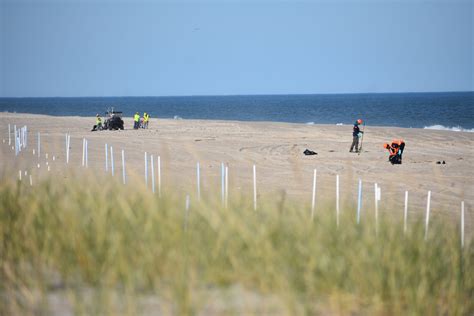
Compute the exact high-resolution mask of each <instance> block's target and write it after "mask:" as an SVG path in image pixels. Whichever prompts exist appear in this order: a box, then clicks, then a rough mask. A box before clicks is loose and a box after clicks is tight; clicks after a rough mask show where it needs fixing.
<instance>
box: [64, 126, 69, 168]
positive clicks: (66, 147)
mask: <svg viewBox="0 0 474 316" xmlns="http://www.w3.org/2000/svg"><path fill="white" fill-rule="evenodd" d="M67 136H68V135H67V133H66V134H65V139H66V144H65V146H64V149H66V163H67V161H68V159H67V158H68V157H67V156H68V153H67V152H68V143H67V142H68V139H67V138H68V137H67Z"/></svg>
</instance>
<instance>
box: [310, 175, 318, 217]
mask: <svg viewBox="0 0 474 316" xmlns="http://www.w3.org/2000/svg"><path fill="white" fill-rule="evenodd" d="M316 177H317V171H316V169H314V171H313V195H312V197H311V220H313V218H314V207H315V206H316Z"/></svg>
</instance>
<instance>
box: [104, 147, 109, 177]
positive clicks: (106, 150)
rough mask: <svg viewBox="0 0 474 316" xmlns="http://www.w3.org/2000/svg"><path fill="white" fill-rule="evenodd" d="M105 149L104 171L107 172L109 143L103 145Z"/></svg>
mask: <svg viewBox="0 0 474 316" xmlns="http://www.w3.org/2000/svg"><path fill="white" fill-rule="evenodd" d="M104 149H105V172H109V145H107V143H106V144H105V146H104Z"/></svg>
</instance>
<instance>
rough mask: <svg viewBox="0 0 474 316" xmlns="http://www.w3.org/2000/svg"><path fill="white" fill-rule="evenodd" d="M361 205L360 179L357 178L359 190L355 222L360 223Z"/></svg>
mask: <svg viewBox="0 0 474 316" xmlns="http://www.w3.org/2000/svg"><path fill="white" fill-rule="evenodd" d="M361 206H362V180H361V179H359V192H358V194H357V224H359V223H360V209H361Z"/></svg>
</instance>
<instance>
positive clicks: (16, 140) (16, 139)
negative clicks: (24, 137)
mask: <svg viewBox="0 0 474 316" xmlns="http://www.w3.org/2000/svg"><path fill="white" fill-rule="evenodd" d="M15 156H18V138H17V137H16V132H15Z"/></svg>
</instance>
